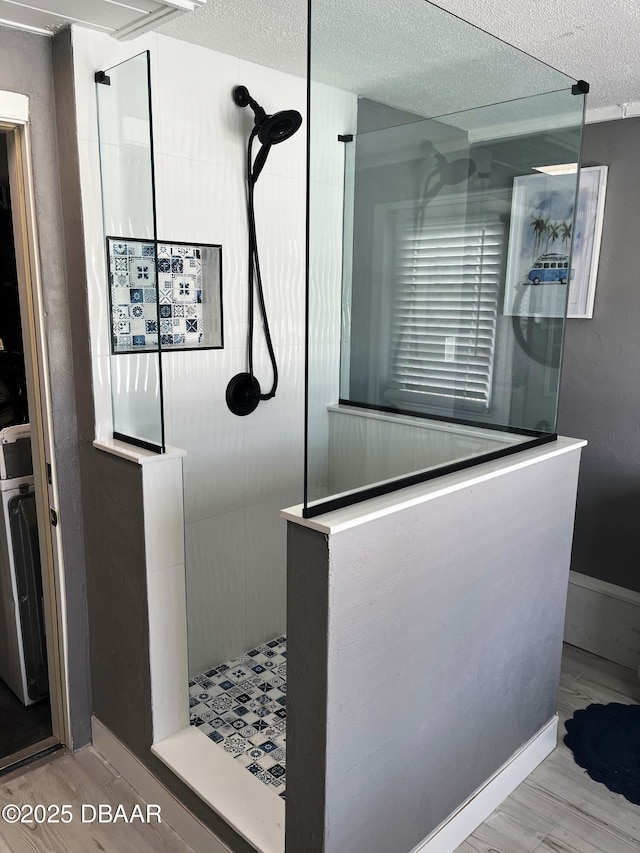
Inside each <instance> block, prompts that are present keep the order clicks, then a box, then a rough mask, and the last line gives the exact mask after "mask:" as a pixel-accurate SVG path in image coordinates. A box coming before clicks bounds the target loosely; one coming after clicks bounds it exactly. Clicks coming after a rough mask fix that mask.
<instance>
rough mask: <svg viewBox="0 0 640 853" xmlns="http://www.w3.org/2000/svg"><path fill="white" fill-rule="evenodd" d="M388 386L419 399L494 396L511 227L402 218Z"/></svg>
mask: <svg viewBox="0 0 640 853" xmlns="http://www.w3.org/2000/svg"><path fill="white" fill-rule="evenodd" d="M396 236H397V239H396V256H395V261H394V265H395V269H394V275H393V278H394V282H393V296H392V308H391V313H392V317H391V327H392V328H391V350H390V365H389V380H388V388H389V391H390V392H391V396H396V397H397V396H401V397H402V398H403V399H405V398H407V397H409V398H411V399H412V400H413V402H414V404H417V405H420V404H422V405H430V406H438V405H440V406H443V407H445V406H446V407H447V408H451V405H452V404H453V403H454V401H455V404H456V407H461V408H468V409H474V410H478V409H486V408H488V406H489V403H490V401H491V380H492V371H493V360H494V353H495V338H496V322H497V313H498V291H499V286H500V271H501V265H502V258H503V249H504V239H505V233H504V225H503V224H502V223H501V222H499V221H496V222H493V223H486V222H483V223H472V222H465V223H460V222H457V223H450V224H446V223H438V224H437V225H436V224H429V223H426V224H424V225H422V226H419V227H418V226H416V222H415V213H414V211H403V212H402V213H400V214H399V216H398V219H397V234H396Z"/></svg>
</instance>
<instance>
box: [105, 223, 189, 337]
mask: <svg viewBox="0 0 640 853" xmlns="http://www.w3.org/2000/svg"><path fill="white" fill-rule="evenodd" d="M108 244H109V285H110V288H111V315H112V316H111V322H112V346H113V352H114V353H118V352H131V351H134V352H135V351H137V350H155V349H157V348H158V313H159V314H160V341H161V344H162V347H163V348H164V347H169V348H178V349H179V348H193V347H199V346H202V345H203V339H204V318H203V299H202V257H201V255H202V252H201V247H199V246H196V245H187V244H182V243H158V257H157V259H156V257H155V251H154V246H153V243H150V242H144V241H143V240H118V239H112V238H109V240H108ZM158 301H159V302H160V309H159V311H158V305H157V302H158Z"/></svg>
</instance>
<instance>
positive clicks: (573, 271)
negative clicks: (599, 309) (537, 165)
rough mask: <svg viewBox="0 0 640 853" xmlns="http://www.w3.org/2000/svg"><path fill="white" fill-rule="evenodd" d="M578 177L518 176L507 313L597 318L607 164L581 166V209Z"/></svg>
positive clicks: (514, 197) (512, 211)
mask: <svg viewBox="0 0 640 853" xmlns="http://www.w3.org/2000/svg"><path fill="white" fill-rule="evenodd" d="M575 180H576V178H575V173H573V174H565V175H548V174H545V173H540V174H535V175H523V176H520V177H517V178H514V181H513V195H512V202H511V227H510V234H509V250H508V256H507V268H506V276H505V289H504V314H505V315H508V316H512V315H514V314H516V315H526V316H528V317H563V316H564V315H565V311H566V312H567V316H568V317H571V318H578V317H582V318H589V317H592V316H593V304H594V299H595V284H596V278H597V273H598V258H599V252H600V235H601V232H602V222H603V217H604V199H605V191H606V180H607V167H606V166H592V167H587V168H584V169H582V170H581V172H580V185H579V190H578V196H577V208H576V207H575ZM574 208H575V209H574ZM569 264H571V267H569ZM567 287H568V289H569V293H568V299H567Z"/></svg>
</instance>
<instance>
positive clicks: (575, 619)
mask: <svg viewBox="0 0 640 853" xmlns="http://www.w3.org/2000/svg"><path fill="white" fill-rule="evenodd" d="M564 639H565V642H566V643H570V644H571V645H572V646H578V648H580V649H586V650H587V651H588V652H592V653H593V654H596V655H599V656H600V657H603V658H606V659H607V660H611V661H615V663H620V664H622V665H623V666H628V667H630V668H631V669H635V670H636V671H637V670H638V669H640V593H637V592H633V591H632V590H629V589H624V588H623V587H621V586H615V585H614V584H611V583H607V582H606V581H601V580H598V579H597V578H591V577H589V576H588V575H583V574H580V573H579V572H571V573H570V577H569V593H568V596H567V615H566V619H565V626H564Z"/></svg>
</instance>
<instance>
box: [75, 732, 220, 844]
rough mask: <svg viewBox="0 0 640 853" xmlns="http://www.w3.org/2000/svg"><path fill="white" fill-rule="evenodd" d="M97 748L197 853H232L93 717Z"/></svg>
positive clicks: (94, 737) (94, 743) (94, 738)
mask: <svg viewBox="0 0 640 853" xmlns="http://www.w3.org/2000/svg"><path fill="white" fill-rule="evenodd" d="M91 728H92V734H93V745H94V747H95V748H96V750H97V751H98V752H99V753H100V755H102V756H103V758H106V760H107V761H108V762H109V764H111V765H112V766H113V767H114V768H115V769H116V770H117V771H118V773H119V774H120V775H121V776H122V778H123V779H125V780H126V781H127V782H128V783H129V784H130V785H131V787H132V788H134V789H135V790H136V791H137V792H138V794H140V796H141V797H142V799H143V800H145V802H147V803H153V804H157V805H159V806H160V808H161V815H162V820H163V821H164V823H167V824H169V826H170V827H171V828H172V829H173V830H174V831H175V832H177V834H178V835H179V836H180V837H181V838H182V839H183V841H185V842H186V843H187V844H188V845H189V846H190V847H192V848H193V850H194V851H195V853H231V851H230V850H229V848H228V847H227V846H226V845H225V844H223V843H222V842H221V841H220V839H219V838H218V837H217V836H216V835H214V834H213V833H212V832H211V830H210V829H208V827H206V826H205V825H204V824H203V823H201V822H200V821H199V820H198V818H197V817H195V816H194V815H192V814H191V812H190V811H189V810H188V809H186V808H185V807H184V806H183V805H182V803H181V802H180V801H179V800H177V799H176V797H175V796H174V795H173V794H172V793H171V791H169V789H168V788H165V786H164V785H163V784H162V783H161V782H159V781H158V779H156V777H155V776H154V775H153V773H151V771H150V770H148V769H147V768H146V767H145V766H144V764H142V762H141V761H140V760H139V759H138V758H136V756H135V755H134V754H133V753H132V752H131V751H130V750H129V749H128V748H127V747H126V746H125V745H124V744H123V743H122V741H120V740H118V738H117V737H116V736H115V735H114V734H113V733H112V732H111V731H110V730H109V729H108V728H107V727H106V726H104V725H103V724H102V723H101V722H100V721H99V720H97V719H96V718H95V717H92V720H91Z"/></svg>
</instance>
